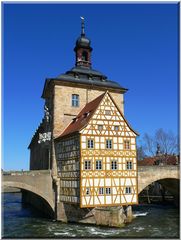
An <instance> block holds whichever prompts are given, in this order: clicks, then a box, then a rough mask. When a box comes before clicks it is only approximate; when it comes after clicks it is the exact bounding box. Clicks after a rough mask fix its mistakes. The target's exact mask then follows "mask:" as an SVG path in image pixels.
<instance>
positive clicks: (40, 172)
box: [2, 170, 51, 176]
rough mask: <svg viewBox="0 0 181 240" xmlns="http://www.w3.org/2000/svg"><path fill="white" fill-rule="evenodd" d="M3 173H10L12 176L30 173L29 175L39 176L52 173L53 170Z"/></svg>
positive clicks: (5, 172) (5, 173) (8, 173)
mask: <svg viewBox="0 0 181 240" xmlns="http://www.w3.org/2000/svg"><path fill="white" fill-rule="evenodd" d="M2 174H3V175H4V176H7V175H10V176H22V175H28V176H37V175H43V174H46V175H47V174H51V170H32V171H3V172H2Z"/></svg>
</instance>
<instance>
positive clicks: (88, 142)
mask: <svg viewBox="0 0 181 240" xmlns="http://www.w3.org/2000/svg"><path fill="white" fill-rule="evenodd" d="M87 147H88V148H94V140H93V139H88V141H87Z"/></svg>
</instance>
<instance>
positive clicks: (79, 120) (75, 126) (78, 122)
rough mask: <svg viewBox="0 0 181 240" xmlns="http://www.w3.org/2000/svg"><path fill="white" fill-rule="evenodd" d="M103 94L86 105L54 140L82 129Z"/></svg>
mask: <svg viewBox="0 0 181 240" xmlns="http://www.w3.org/2000/svg"><path fill="white" fill-rule="evenodd" d="M105 94H106V92H105V93H103V94H101V95H100V96H99V97H97V98H95V99H94V100H93V101H91V102H89V103H87V104H86V105H85V107H84V108H83V109H82V110H81V111H80V113H79V114H78V115H77V117H75V118H74V119H73V120H72V122H71V123H70V124H69V125H68V127H67V128H66V129H65V130H64V132H63V133H62V134H61V135H60V136H59V137H58V138H56V139H59V138H61V137H63V136H65V135H69V134H71V133H74V132H78V131H80V130H81V129H82V128H84V127H85V126H86V125H87V124H88V122H89V120H90V119H91V117H92V116H93V114H94V112H95V111H96V109H97V107H98V106H99V104H100V102H101V100H102V99H103V97H104V95H105Z"/></svg>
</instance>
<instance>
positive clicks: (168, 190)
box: [139, 178, 180, 206]
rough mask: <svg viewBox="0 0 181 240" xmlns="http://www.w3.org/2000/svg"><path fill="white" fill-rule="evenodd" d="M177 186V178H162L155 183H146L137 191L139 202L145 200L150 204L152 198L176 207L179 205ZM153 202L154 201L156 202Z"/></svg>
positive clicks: (178, 182)
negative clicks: (168, 202)
mask: <svg viewBox="0 0 181 240" xmlns="http://www.w3.org/2000/svg"><path fill="white" fill-rule="evenodd" d="M179 184H180V181H179V179H177V178H163V179H156V180H155V181H148V182H147V183H145V184H144V185H143V186H142V188H140V189H139V200H140V199H142V200H143V198H145V200H146V201H147V202H148V203H150V202H153V201H154V200H153V199H154V198H155V199H156V198H157V200H158V199H160V200H161V201H165V200H167V201H173V202H174V204H175V205H176V206H178V205H179ZM157 200H155V201H157Z"/></svg>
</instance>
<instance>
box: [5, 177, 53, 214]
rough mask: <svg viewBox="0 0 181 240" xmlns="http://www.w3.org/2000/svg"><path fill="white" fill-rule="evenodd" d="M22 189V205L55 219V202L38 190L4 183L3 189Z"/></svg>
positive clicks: (17, 184)
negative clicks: (31, 207)
mask: <svg viewBox="0 0 181 240" xmlns="http://www.w3.org/2000/svg"><path fill="white" fill-rule="evenodd" d="M6 187H8V188H14V189H15V188H16V189H20V190H21V193H22V203H28V204H30V205H32V206H33V207H35V208H36V209H38V210H39V211H41V212H43V213H44V215H46V216H47V217H49V218H55V210H54V206H53V202H52V201H51V200H49V199H48V198H47V197H46V196H45V195H44V194H43V193H41V192H39V191H38V190H37V189H36V188H34V187H32V186H29V185H27V184H24V183H18V182H17V183H16V182H4V183H3V184H2V188H3V189H5V188H6Z"/></svg>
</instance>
